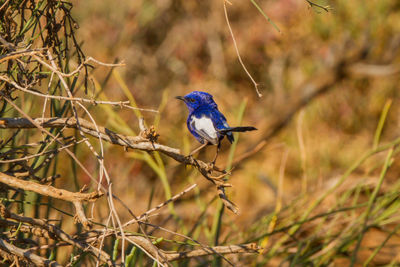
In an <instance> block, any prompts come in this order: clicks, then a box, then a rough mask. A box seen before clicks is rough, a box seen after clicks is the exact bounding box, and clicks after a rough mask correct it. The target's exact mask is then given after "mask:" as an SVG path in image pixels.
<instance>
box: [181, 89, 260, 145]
mask: <svg viewBox="0 0 400 267" xmlns="http://www.w3.org/2000/svg"><path fill="white" fill-rule="evenodd" d="M176 98H177V99H180V100H182V101H184V102H185V104H186V106H187V107H188V109H189V116H188V118H187V127H188V129H189V131H190V133H191V134H192V135H193V136H194V137H195V138H196V139H197V141H199V142H200V143H201V144H212V145H218V146H219V145H220V142H221V140H222V139H223V138H224V136H226V137H227V138H228V140H229V142H231V143H232V142H233V141H234V138H233V134H232V132H245V131H252V130H256V128H254V127H250V126H249V127H233V128H232V127H229V125H228V123H227V121H226V118H225V116H224V115H223V114H222V113H221V112H220V111H219V110H218V106H217V104H216V103H215V102H214V99H213V97H212V95H211V94H209V93H206V92H200V91H194V92H191V93H190V94H187V95H185V96H177V97H176Z"/></svg>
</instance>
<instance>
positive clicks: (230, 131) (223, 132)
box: [218, 126, 257, 134]
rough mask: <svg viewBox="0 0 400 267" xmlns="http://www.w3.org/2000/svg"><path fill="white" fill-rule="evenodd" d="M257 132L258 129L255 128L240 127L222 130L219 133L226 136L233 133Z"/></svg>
mask: <svg viewBox="0 0 400 267" xmlns="http://www.w3.org/2000/svg"><path fill="white" fill-rule="evenodd" d="M254 130H257V128H255V127H253V126H238V127H229V128H225V129H220V130H218V132H220V133H221V134H226V133H232V132H248V131H254Z"/></svg>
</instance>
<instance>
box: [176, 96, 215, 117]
mask: <svg viewBox="0 0 400 267" xmlns="http://www.w3.org/2000/svg"><path fill="white" fill-rule="evenodd" d="M176 99H179V100H182V101H183V102H185V104H186V106H187V107H188V109H189V111H190V112H192V111H193V110H195V109H197V108H199V107H201V106H205V105H209V106H211V107H216V106H217V104H215V102H214V99H213V97H212V95H210V94H209V93H206V92H200V91H193V92H191V93H189V94H187V95H185V96H177V97H176Z"/></svg>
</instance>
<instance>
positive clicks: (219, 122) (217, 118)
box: [210, 109, 235, 143]
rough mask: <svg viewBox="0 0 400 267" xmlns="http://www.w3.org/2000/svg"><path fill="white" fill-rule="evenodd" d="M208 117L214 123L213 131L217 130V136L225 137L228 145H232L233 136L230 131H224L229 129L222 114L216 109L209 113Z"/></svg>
mask: <svg viewBox="0 0 400 267" xmlns="http://www.w3.org/2000/svg"><path fill="white" fill-rule="evenodd" d="M210 117H211V118H212V121H213V122H214V126H215V129H217V131H218V134H219V135H221V136H224V135H226V137H227V138H228V140H229V142H230V143H233V141H235V139H234V138H233V134H232V132H231V131H224V130H226V129H229V128H230V127H229V125H228V122H227V121H226V118H225V116H224V114H222V113H221V112H220V111H219V110H218V109H214V110H213V111H211V112H210Z"/></svg>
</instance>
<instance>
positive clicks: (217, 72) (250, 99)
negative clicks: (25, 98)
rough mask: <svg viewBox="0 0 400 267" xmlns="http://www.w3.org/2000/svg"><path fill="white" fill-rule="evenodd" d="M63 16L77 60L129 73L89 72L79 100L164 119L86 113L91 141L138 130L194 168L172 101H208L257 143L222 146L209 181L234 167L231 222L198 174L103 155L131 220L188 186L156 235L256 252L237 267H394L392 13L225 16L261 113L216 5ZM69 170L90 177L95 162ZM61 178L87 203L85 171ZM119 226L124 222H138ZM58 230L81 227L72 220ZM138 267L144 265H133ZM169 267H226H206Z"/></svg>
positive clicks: (109, 151) (265, 0)
mask: <svg viewBox="0 0 400 267" xmlns="http://www.w3.org/2000/svg"><path fill="white" fill-rule="evenodd" d="M72 3H73V8H72V10H71V12H72V16H73V17H74V18H75V19H76V24H77V25H79V28H77V30H76V37H77V40H78V42H79V43H80V44H81V48H82V50H83V51H84V53H85V54H86V55H87V56H91V57H93V58H95V59H97V60H100V61H102V62H109V63H115V62H121V61H123V62H124V63H125V64H126V65H125V66H124V67H116V68H112V69H110V68H106V67H102V66H98V67H96V68H95V69H93V70H90V79H89V80H90V81H89V86H88V90H87V95H86V96H89V97H92V96H97V97H98V98H99V99H103V100H110V101H121V100H131V101H132V100H134V101H135V102H136V105H137V106H138V107H140V108H149V109H155V110H158V111H159V113H154V112H145V111H142V112H139V111H132V110H130V109H120V108H118V107H110V106H103V105H97V106H93V107H91V108H90V112H91V113H92V115H93V116H94V118H95V119H96V122H97V123H98V124H99V125H102V126H104V127H107V128H109V129H112V130H114V131H116V132H118V133H122V134H127V135H136V134H138V133H139V124H138V117H139V116H144V118H145V121H146V123H147V125H148V126H151V125H154V127H155V130H156V132H157V133H158V134H159V135H160V137H159V139H158V141H159V142H160V143H161V144H165V145H167V146H171V147H174V148H178V149H180V150H181V152H182V153H183V154H188V153H189V152H190V151H191V150H193V149H194V148H196V147H197V146H198V143H197V141H196V140H195V139H194V138H193V137H192V136H191V135H190V134H189V132H188V130H187V128H186V117H187V115H188V113H187V109H186V107H185V105H184V104H183V103H182V102H180V101H178V100H176V99H175V98H174V97H175V96H178V95H185V94H187V93H189V92H191V91H194V90H199V91H206V92H209V93H211V94H212V95H213V96H214V100H215V101H216V102H217V104H218V106H219V109H220V110H221V111H222V112H223V113H224V114H225V116H226V118H227V120H228V123H229V124H230V125H231V126H238V125H251V126H255V127H257V128H258V131H255V132H249V133H243V134H240V135H236V138H237V139H238V142H237V145H236V146H230V144H229V143H228V142H227V141H226V140H224V142H223V145H222V150H221V152H220V155H219V157H218V160H217V166H220V167H222V168H225V167H228V168H229V169H230V167H234V169H233V171H232V175H231V176H230V177H229V183H231V184H232V186H233V187H232V188H228V189H227V195H228V196H229V198H230V200H232V201H233V202H234V203H235V204H236V205H237V206H238V208H239V210H240V213H239V214H238V215H235V214H233V213H231V212H230V211H229V210H225V209H223V206H222V205H221V203H220V200H219V199H218V198H217V197H216V195H217V193H216V190H215V187H214V186H213V185H212V184H211V183H210V182H209V181H207V180H206V179H204V177H202V175H201V174H200V173H199V172H198V171H197V170H195V169H193V168H191V167H185V166H183V165H181V164H179V163H178V162H176V161H174V160H172V159H170V158H168V157H165V156H162V155H159V154H157V153H151V154H149V153H145V152H139V151H133V150H129V151H124V150H123V149H122V148H121V147H117V146H113V145H111V144H108V143H104V146H105V166H106V168H107V169H108V172H109V174H110V177H111V181H112V184H113V192H114V193H115V194H116V195H118V197H119V198H120V199H122V200H123V201H124V202H125V203H126V204H127V205H128V206H129V207H130V208H131V209H132V211H133V212H134V213H135V214H142V213H143V212H145V211H146V210H148V209H149V207H153V206H155V205H157V204H158V203H161V202H163V201H165V200H166V199H168V198H169V197H170V196H171V195H174V194H177V193H179V192H181V191H182V190H184V189H185V188H187V187H189V186H190V185H191V184H194V183H196V184H197V185H198V187H197V188H196V189H195V190H193V191H191V192H190V193H188V194H186V195H185V196H183V197H182V198H180V199H179V200H178V201H177V202H175V203H174V204H173V205H170V206H168V207H167V208H163V209H161V210H160V211H158V212H157V215H156V216H153V217H151V218H150V219H149V220H150V222H151V223H153V224H156V225H159V226H162V227H165V228H168V229H170V230H173V231H176V232H178V233H182V234H185V235H188V236H191V237H193V238H194V239H196V240H198V241H200V242H202V243H205V244H208V245H221V244H222V245H228V244H241V243H248V242H256V243H257V244H258V245H260V246H263V247H264V249H263V250H262V251H260V254H258V255H246V256H243V255H239V256H228V258H229V259H230V260H231V261H232V262H233V263H234V264H235V265H236V266H306V265H307V266H308V265H309V266H350V265H355V266H362V265H371V266H378V265H379V266H381V265H385V266H389V265H391V266H397V265H398V264H399V263H400V258H399V256H398V255H400V238H399V235H398V230H399V229H398V228H399V227H398V225H399V222H400V217H399V216H400V213H399V212H398V207H399V206H400V200H399V193H398V189H399V187H400V183H399V179H398V178H399V174H400V164H399V158H398V155H399V154H398V152H399V149H398V148H397V144H398V140H397V139H396V138H398V137H399V134H400V124H399V112H400V102H399V94H400V93H399V80H400V79H399V77H400V76H399V73H400V55H399V48H400V2H398V1H395V0H370V1H361V0H353V1H345V0H329V1H317V0H316V1H314V3H315V4H318V5H320V6H318V5H313V4H312V3H310V2H308V1H306V0H258V1H250V0H249V1H238V0H231V1H229V2H228V1H226V2H225V5H226V11H227V15H228V18H229V23H230V26H231V28H232V31H233V34H234V38H235V40H236V42H237V47H238V50H239V52H240V56H241V58H242V60H243V63H244V65H245V66H246V68H247V69H248V72H249V73H250V74H251V76H252V78H253V79H254V80H255V81H256V82H257V83H258V89H259V90H260V93H261V94H262V97H259V96H258V95H257V92H256V89H255V86H254V84H253V82H252V81H251V79H250V78H249V77H248V75H247V74H246V72H245V70H244V69H243V66H242V65H241V64H240V62H239V60H238V54H237V52H236V50H235V46H234V43H233V40H232V36H231V34H230V31H229V27H228V24H227V20H226V17H225V12H224V2H223V0H221V1H183V0H154V1H153V0H140V1H121V0H115V1H94V0H87V1H73V2H72ZM326 6H329V8H325V7H326ZM261 10H262V11H261ZM266 15H267V16H268V17H269V18H270V19H271V20H272V21H273V23H274V24H276V27H277V28H279V30H278V29H277V28H276V27H274V25H273V24H271V23H269V22H268V21H267V19H266ZM77 25H76V26H77ZM70 64H71V65H72V66H76V65H77V63H76V62H73V61H72V62H71V63H70ZM78 96H85V95H84V91H83V90H82V91H80V92H79V93H78ZM40 112H41V110H40V109H38V110H37V114H36V115H38V114H39V115H40ZM34 113H35V112H33V114H34ZM31 114H32V113H31ZM32 116H33V115H32ZM93 140H95V139H93ZM93 143H94V144H95V147H96V149H98V144H97V145H96V143H95V142H93ZM390 149H392V150H390ZM388 152H390V153H391V154H389V156H388ZM214 153H215V148H214V147H208V148H207V149H204V150H203V151H202V152H201V153H200V154H199V155H198V158H199V159H202V160H204V161H211V160H212V158H213V156H214ZM76 154H77V155H78V157H79V159H81V160H82V162H83V163H84V165H85V166H86V167H87V168H88V169H89V170H92V171H93V173H96V172H98V169H97V161H96V159H95V158H94V157H93V155H92V154H91V152H90V150H89V149H87V148H84V147H82V149H78V150H77V151H76ZM387 156H388V159H387ZM389 167H390V168H389ZM70 169H71V164H64V165H59V166H58V167H57V173H59V174H61V176H62V177H63V178H62V179H60V180H58V181H57V184H58V185H59V186H62V187H67V188H68V187H70V188H81V187H82V186H83V185H85V184H87V185H89V186H91V187H95V185H91V182H90V179H89V177H88V176H87V175H86V174H85V173H84V172H83V171H81V170H80V169H79V168H78V169H77V170H76V173H75V174H71V172H70ZM74 179H75V180H74ZM71 181H75V182H71ZM74 186H75V187H74ZM376 188H378V190H376ZM104 205H106V201H105V200H104V199H103V200H100V201H98V203H97V204H96V206H95V217H96V218H97V219H98V220H99V221H105V220H106V219H107V216H108V211H106V210H105V209H103V207H104ZM117 205H118V204H117ZM117 210H119V211H120V212H121V214H120V217H121V220H122V221H128V220H129V219H131V217H130V214H129V213H128V212H125V210H124V209H123V208H122V207H117ZM65 225H70V226H69V227H71V228H70V229H71V230H72V229H74V227H75V226H74V225H73V224H72V219H71V222H70V223H69V224H68V223H66V224H65ZM135 227H136V226H132V228H131V229H132V230H133V231H136V230H137V229H136V228H135ZM151 234H152V235H155V236H158V237H161V236H162V237H164V238H165V239H166V240H167V241H162V242H161V243H160V247H163V248H165V249H167V248H169V249H171V248H174V249H177V248H180V245H178V244H176V243H174V242H169V241H168V239H174V240H180V238H179V237H175V236H173V235H170V234H168V233H165V232H162V231H160V230H154V231H153V232H151ZM106 245H107V246H109V248H110V249H111V246H112V243H108V244H106ZM57 257H58V259H59V260H60V262H65V261H66V260H67V259H68V257H66V256H65V254H62V253H59V254H58V256H57ZM139 259H140V260H139ZM135 264H137V266H148V265H147V264H149V262H148V261H146V258H145V257H144V256H143V254H142V255H140V257H139V256H138V260H137V262H135ZM175 264H176V265H175V266H210V265H212V266H221V265H223V266H228V264H227V263H226V262H225V261H223V260H221V259H220V258H218V257H215V258H214V257H211V256H210V257H205V258H202V259H197V258H195V259H192V260H187V261H181V262H178V263H175Z"/></svg>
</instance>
